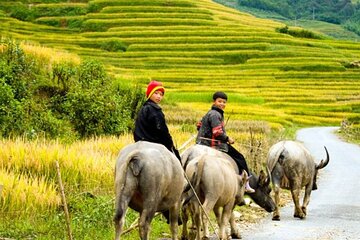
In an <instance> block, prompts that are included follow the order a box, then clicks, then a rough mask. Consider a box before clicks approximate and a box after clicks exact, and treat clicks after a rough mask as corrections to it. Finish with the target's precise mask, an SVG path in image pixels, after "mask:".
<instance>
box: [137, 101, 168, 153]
mask: <svg viewBox="0 0 360 240" xmlns="http://www.w3.org/2000/svg"><path fill="white" fill-rule="evenodd" d="M134 140H135V142H137V141H149V142H154V143H160V144H162V145H164V146H165V147H166V148H167V149H169V150H170V151H172V150H173V146H174V143H173V140H172V137H171V135H170V133H169V129H168V127H167V125H166V122H165V115H164V113H163V112H162V110H161V107H160V106H159V105H157V104H156V103H154V102H153V101H151V100H148V101H146V102H145V103H144V105H143V106H142V108H141V109H140V111H139V114H138V117H137V119H136V122H135V131H134Z"/></svg>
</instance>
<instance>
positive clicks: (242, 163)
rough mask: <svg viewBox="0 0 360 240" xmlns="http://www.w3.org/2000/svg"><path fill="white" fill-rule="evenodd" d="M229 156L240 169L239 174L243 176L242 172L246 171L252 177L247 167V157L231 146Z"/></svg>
mask: <svg viewBox="0 0 360 240" xmlns="http://www.w3.org/2000/svg"><path fill="white" fill-rule="evenodd" d="M228 154H229V155H230V157H232V159H234V161H235V162H236V165H237V166H238V168H239V174H241V172H242V170H245V171H246V172H247V174H248V175H249V176H250V172H249V168H248V166H247V163H246V160H245V157H244V156H243V155H242V154H241V153H239V152H238V151H237V150H236V149H235V148H234V147H233V146H231V145H229V151H228Z"/></svg>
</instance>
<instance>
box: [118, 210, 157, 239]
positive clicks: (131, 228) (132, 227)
mask: <svg viewBox="0 0 360 240" xmlns="http://www.w3.org/2000/svg"><path fill="white" fill-rule="evenodd" d="M159 214H160V213H159V212H157V213H156V214H155V215H154V217H156V216H158V215H159ZM139 218H140V217H138V218H136V219H135V221H133V223H132V224H131V225H130V227H128V228H127V229H126V230H124V231H123V232H122V233H121V235H123V234H125V233H128V232H131V231H132V230H134V229H135V228H137V227H138V226H139Z"/></svg>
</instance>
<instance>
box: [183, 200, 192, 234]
mask: <svg viewBox="0 0 360 240" xmlns="http://www.w3.org/2000/svg"><path fill="white" fill-rule="evenodd" d="M190 205H191V202H190V203H188V204H186V206H182V207H181V220H182V224H183V225H182V232H181V240H187V239H189V233H188V229H187V222H188V220H189V215H188V209H189V208H190Z"/></svg>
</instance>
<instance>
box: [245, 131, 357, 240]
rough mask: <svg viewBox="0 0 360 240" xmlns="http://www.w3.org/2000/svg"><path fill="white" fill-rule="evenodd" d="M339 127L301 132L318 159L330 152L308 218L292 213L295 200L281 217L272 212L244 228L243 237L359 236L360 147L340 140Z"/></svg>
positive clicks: (258, 239)
mask: <svg viewBox="0 0 360 240" xmlns="http://www.w3.org/2000/svg"><path fill="white" fill-rule="evenodd" d="M336 130H337V128H331V127H321V128H307V129H303V130H301V131H299V132H298V134H297V140H299V141H302V142H304V144H305V146H306V147H307V148H308V149H309V150H310V152H311V153H312V155H313V156H314V157H315V159H316V160H317V162H318V161H320V160H321V159H323V158H325V151H324V147H323V146H324V145H325V146H326V147H327V149H328V151H329V154H330V162H329V165H328V166H327V167H326V168H324V169H322V170H320V173H319V177H318V190H316V191H313V192H312V194H311V199H310V204H309V206H308V211H307V212H308V213H307V217H306V219H303V220H300V219H297V218H294V217H293V203H291V204H289V205H288V206H286V207H283V208H282V209H281V210H280V214H281V221H272V220H271V215H269V216H268V217H267V218H265V219H263V220H262V221H261V222H260V223H259V224H256V225H253V226H251V227H250V228H249V229H247V230H245V231H243V234H242V237H243V239H244V240H250V239H254V240H255V239H256V240H262V239H264V240H265V239H266V240H269V239H271V240H287V239H289V240H290V239H291V240H303V239H306V240H314V239H324V240H330V239H334V240H335V239H336V240H339V239H348V240H353V239H360V147H359V146H358V145H354V144H349V143H345V142H343V141H341V140H340V139H339V138H338V137H337V136H336V135H335V134H334V131H336Z"/></svg>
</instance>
